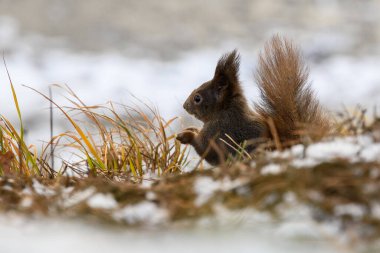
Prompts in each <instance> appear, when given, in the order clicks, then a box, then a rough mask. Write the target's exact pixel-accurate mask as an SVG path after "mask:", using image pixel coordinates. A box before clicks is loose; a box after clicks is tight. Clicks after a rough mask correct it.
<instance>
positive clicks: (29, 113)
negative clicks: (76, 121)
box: [0, 0, 380, 144]
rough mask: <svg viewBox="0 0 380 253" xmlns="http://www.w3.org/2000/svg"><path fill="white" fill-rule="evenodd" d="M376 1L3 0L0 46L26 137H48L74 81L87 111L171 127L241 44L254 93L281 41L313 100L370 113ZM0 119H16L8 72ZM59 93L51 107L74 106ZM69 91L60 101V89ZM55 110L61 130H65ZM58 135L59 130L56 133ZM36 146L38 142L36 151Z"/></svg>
mask: <svg viewBox="0 0 380 253" xmlns="http://www.w3.org/2000/svg"><path fill="white" fill-rule="evenodd" d="M379 11H380V1H379V0H366V1H357V0H305V1H295V0H282V1H278V0H265V1H264V0H236V1H227V0H210V1H201V0H194V1H176V0H165V1H155V0H139V1H131V0H128V1H125V0H123V1H121V0H108V1H99V0H86V1H74V0H66V1H60V0H17V1H12V0H0V50H2V51H3V52H4V56H5V60H6V62H7V64H8V68H9V71H10V74H11V77H12V80H13V82H14V84H15V86H16V90H17V93H18V96H19V100H20V106H21V109H22V113H23V117H24V121H25V125H26V128H27V130H28V133H29V134H28V138H29V140H30V141H31V142H35V141H36V140H45V141H46V140H48V136H49V134H48V131H47V129H48V128H47V127H48V124H49V123H48V114H49V112H48V109H47V108H48V102H47V101H46V100H45V99H44V98H42V97H41V96H40V95H38V94H36V93H35V92H33V91H31V90H29V89H27V88H25V87H23V86H22V84H23V85H27V86H31V87H33V88H36V89H38V90H39V91H41V92H43V93H47V91H48V86H49V85H51V84H67V85H69V86H70V87H71V88H72V89H73V90H74V91H75V92H76V93H77V95H78V96H79V97H80V98H82V99H83V100H84V101H85V102H86V103H87V104H88V105H93V104H104V103H106V102H107V101H110V100H112V101H116V102H121V103H124V104H133V103H136V98H134V96H135V97H137V98H138V99H140V100H142V101H143V102H147V103H149V104H151V105H153V106H156V107H157V108H158V109H159V110H160V111H161V113H162V114H163V116H164V117H165V118H167V119H170V118H172V117H174V116H178V115H183V116H185V115H186V114H185V112H184V111H183V109H182V103H183V101H184V100H185V99H186V97H187V95H188V94H189V93H190V92H191V91H192V90H193V89H194V88H196V87H197V86H198V85H199V84H201V83H202V82H204V81H206V80H208V79H210V78H211V77H212V74H213V71H214V68H215V64H216V62H217V60H218V58H219V57H220V56H221V54H223V53H225V52H227V51H230V50H232V49H234V48H238V49H239V50H240V52H241V54H242V69H241V79H242V81H243V84H244V88H245V89H246V91H247V96H248V97H249V99H251V100H252V101H255V100H257V99H258V93H257V89H256V87H255V84H254V81H253V78H252V75H253V71H254V68H255V66H256V58H257V53H258V50H259V49H260V48H262V47H263V44H264V42H265V41H266V40H267V39H269V38H270V37H271V36H272V35H274V34H281V35H285V36H287V37H289V38H291V39H293V40H294V41H296V42H297V43H298V45H300V47H301V48H302V49H303V52H304V54H305V57H306V61H307V62H308V63H309V65H310V67H311V80H312V84H313V88H314V89H315V90H316V92H317V94H318V97H319V98H320V99H321V102H322V104H323V105H325V106H326V107H327V108H328V109H330V110H331V111H338V110H341V109H342V108H343V106H346V107H348V108H353V107H354V106H356V105H357V104H361V105H362V106H363V107H366V108H369V109H373V108H374V106H375V105H376V104H378V101H379V99H378V98H379V96H380V73H379V65H380V43H379V42H380V15H379V14H378V13H379ZM0 82H1V92H0V113H1V114H3V115H5V116H6V117H8V118H9V119H11V120H12V121H13V122H16V121H17V116H16V111H15V108H14V105H13V102H12V96H11V93H10V88H9V81H8V78H7V76H6V71H5V67H4V65H3V64H1V66H0ZM61 93H62V92H61V91H60V89H56V88H54V99H55V101H57V102H58V103H59V104H60V105H65V104H69V103H68V102H67V100H66V99H65V98H64V96H61V95H60V94H61ZM63 95H65V93H63ZM60 118H63V117H60V115H59V113H58V112H57V116H56V128H63V127H64V126H63V125H62V124H61V122H60ZM57 131H60V129H57ZM37 144H38V143H37Z"/></svg>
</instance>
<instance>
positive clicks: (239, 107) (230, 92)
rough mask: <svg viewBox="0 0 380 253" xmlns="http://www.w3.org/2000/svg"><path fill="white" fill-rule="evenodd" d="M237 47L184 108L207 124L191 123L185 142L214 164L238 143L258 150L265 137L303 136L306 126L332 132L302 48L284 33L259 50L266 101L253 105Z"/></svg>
mask: <svg viewBox="0 0 380 253" xmlns="http://www.w3.org/2000/svg"><path fill="white" fill-rule="evenodd" d="M239 65H240V55H239V54H238V52H237V50H236V49H235V50H234V51H232V52H230V53H227V54H225V55H223V56H222V57H221V58H220V59H219V61H218V63H217V65H216V69H215V74H214V77H213V78H212V79H211V80H210V81H207V82H205V83H203V84H202V85H201V86H200V87H198V88H197V89H195V90H194V91H193V92H192V93H191V94H190V96H189V97H188V98H187V100H186V101H185V103H184V105H183V107H184V109H185V110H186V111H187V112H188V113H189V114H191V115H193V116H195V117H196V118H197V119H199V120H201V121H202V122H203V123H204V125H203V128H202V129H197V128H194V127H189V128H186V129H185V130H183V131H182V132H180V133H179V134H177V137H176V139H177V140H178V141H180V142H181V143H182V144H190V145H192V146H193V147H194V148H195V150H196V152H197V153H198V154H199V155H200V156H201V157H202V158H204V159H205V160H206V161H207V162H208V163H210V164H211V165H218V164H221V163H223V162H224V160H225V159H226V157H227V156H228V155H230V154H231V155H235V154H236V153H237V152H238V150H237V149H236V148H234V146H236V145H234V144H239V145H241V144H243V143H249V142H250V144H248V145H247V146H245V147H244V148H245V150H246V151H247V152H252V151H254V150H255V149H256V148H257V147H258V145H259V144H260V141H261V143H262V141H263V140H273V141H275V142H276V141H277V142H279V143H285V142H287V141H294V140H297V139H298V140H300V138H301V136H302V132H303V131H307V130H310V129H311V128H312V129H315V130H316V131H315V132H318V133H320V134H321V135H322V133H326V132H327V131H329V128H330V124H329V120H328V118H327V115H326V112H325V111H324V110H323V109H322V108H321V106H320V104H319V102H318V100H317V99H316V97H315V95H314V93H313V91H312V90H311V87H310V83H309V81H308V75H309V70H308V67H307V66H306V65H305V63H304V61H303V56H302V54H301V52H300V50H299V49H298V48H297V47H296V46H294V45H293V43H292V42H291V41H290V40H288V39H286V38H283V37H280V36H278V35H275V36H273V37H272V38H271V39H270V40H269V41H268V42H267V43H266V44H265V47H264V51H262V52H261V53H260V54H259V60H258V68H257V71H256V73H255V80H256V82H257V84H258V87H259V90H260V93H261V102H259V103H254V108H253V110H252V109H251V108H250V106H249V104H248V102H247V99H246V98H245V96H244V93H243V89H242V87H241V84H240V81H239Z"/></svg>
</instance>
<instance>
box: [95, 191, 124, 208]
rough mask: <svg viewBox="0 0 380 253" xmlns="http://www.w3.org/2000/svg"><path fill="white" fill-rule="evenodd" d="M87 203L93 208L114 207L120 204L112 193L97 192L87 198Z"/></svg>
mask: <svg viewBox="0 0 380 253" xmlns="http://www.w3.org/2000/svg"><path fill="white" fill-rule="evenodd" d="M87 205H88V206H89V207H91V208H100V209H106V210H107V209H114V208H116V207H117V206H118V204H117V202H116V200H115V198H114V197H113V196H112V195H111V194H109V193H108V194H102V193H97V194H95V195H93V196H91V197H90V198H89V199H87Z"/></svg>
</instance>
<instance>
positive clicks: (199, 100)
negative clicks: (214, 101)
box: [193, 94, 202, 104]
mask: <svg viewBox="0 0 380 253" xmlns="http://www.w3.org/2000/svg"><path fill="white" fill-rule="evenodd" d="M193 99H194V102H195V103H196V104H199V103H200V102H202V97H201V95H199V94H196V95H195V96H194V98H193Z"/></svg>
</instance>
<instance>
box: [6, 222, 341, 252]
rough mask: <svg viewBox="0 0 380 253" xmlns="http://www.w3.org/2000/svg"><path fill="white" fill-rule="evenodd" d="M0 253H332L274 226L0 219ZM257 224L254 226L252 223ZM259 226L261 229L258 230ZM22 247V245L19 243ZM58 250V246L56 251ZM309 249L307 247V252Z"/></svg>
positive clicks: (325, 244)
mask: <svg viewBox="0 0 380 253" xmlns="http://www.w3.org/2000/svg"><path fill="white" fill-rule="evenodd" d="M0 224H1V226H0V238H2V240H1V242H2V244H1V250H2V252H7V253H8V252H9V253H21V252H25V250H26V249H27V252H30V253H49V252H52V249H54V250H53V251H54V252H55V253H66V252H81V253H103V252H112V253H124V252H141V253H157V252H166V253H178V252H183V253H191V252H195V251H196V252H198V253H209V252H219V253H230V252H239V253H240V252H241V253H248V252H258V253H261V252H266V253H279V252H284V249H286V252H292V253H304V252H305V248H307V249H308V250H307V252H308V253H320V252H324V253H335V252H336V248H335V245H334V244H331V243H329V241H328V240H325V239H324V238H323V237H322V236H319V237H317V238H315V237H308V235H305V236H304V238H303V239H302V240H299V239H297V238H294V237H289V236H287V237H285V236H283V235H282V234H278V235H276V236H275V242H276V243H273V235H274V233H275V231H276V230H277V226H276V224H272V225H267V226H265V224H263V223H260V227H257V226H250V227H246V228H242V229H236V227H220V226H219V227H218V226H214V227H212V226H211V227H210V226H209V227H207V228H197V229H175V228H171V229H165V228H162V229H159V230H158V229H119V228H113V227H109V226H103V227H101V229H100V228H99V225H98V224H90V223H82V222H80V221H70V220H57V219H55V220H50V219H38V220H35V219H25V218H22V217H17V216H6V217H4V216H2V217H0ZM256 225H257V223H256ZM263 225H264V226H263ZM20 242H22V243H20ZM57 245H59V246H57ZM310 245H312V247H310Z"/></svg>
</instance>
